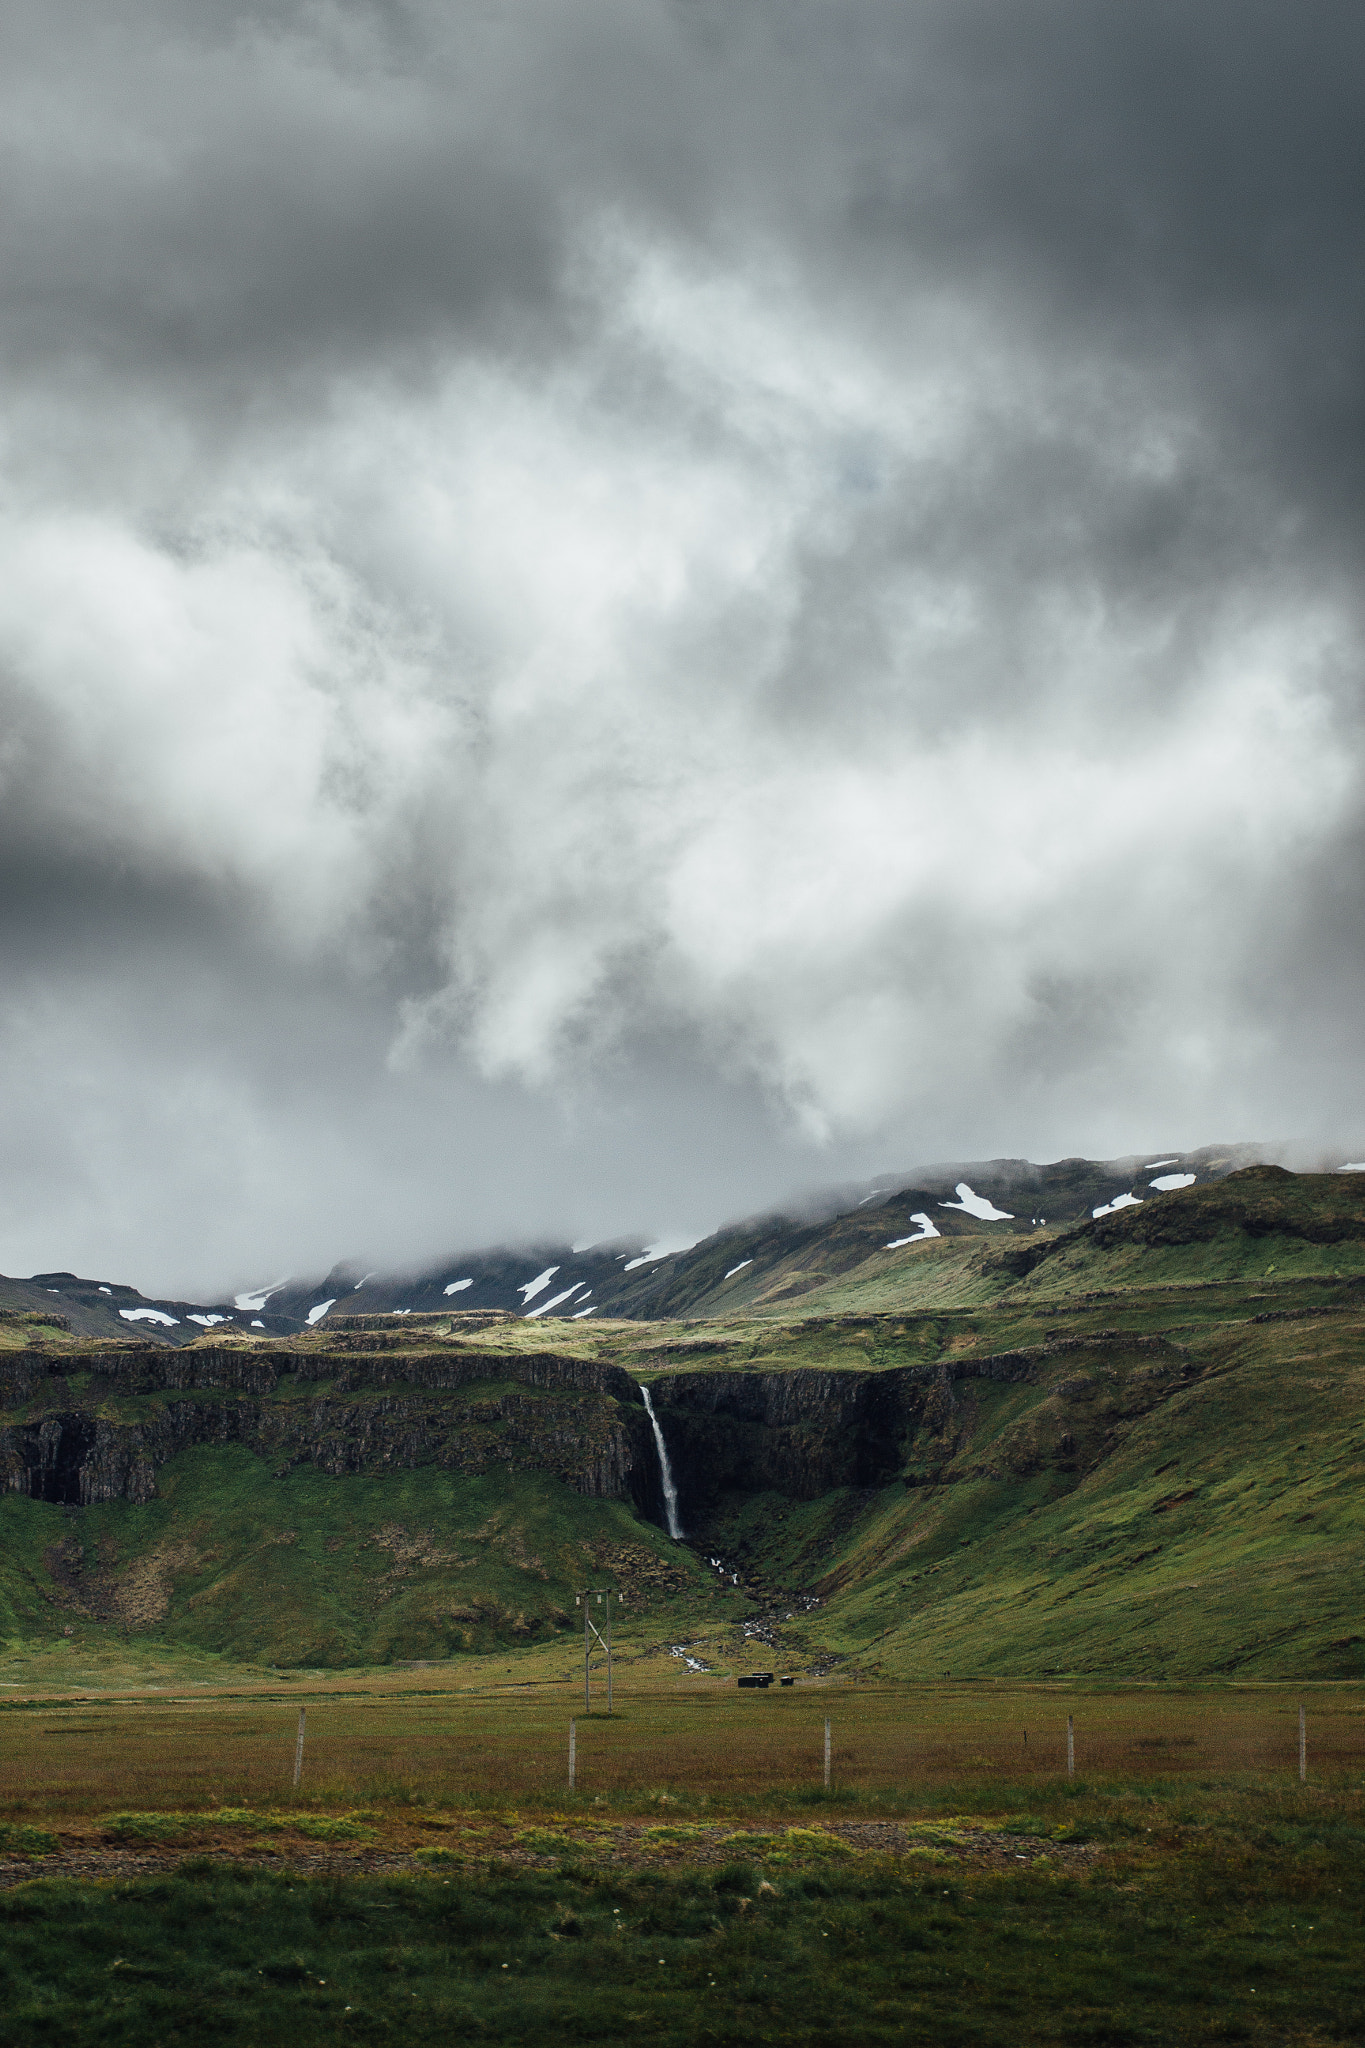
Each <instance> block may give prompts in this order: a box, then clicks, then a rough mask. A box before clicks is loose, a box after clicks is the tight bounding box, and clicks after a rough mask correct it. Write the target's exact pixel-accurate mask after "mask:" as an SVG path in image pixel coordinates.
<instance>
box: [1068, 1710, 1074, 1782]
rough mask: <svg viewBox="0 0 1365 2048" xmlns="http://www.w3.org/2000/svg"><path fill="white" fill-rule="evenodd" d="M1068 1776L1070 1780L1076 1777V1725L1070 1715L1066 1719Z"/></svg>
mask: <svg viewBox="0 0 1365 2048" xmlns="http://www.w3.org/2000/svg"><path fill="white" fill-rule="evenodd" d="M1066 1774H1067V1776H1068V1778H1074V1777H1075V1775H1076V1724H1075V1722H1074V1721H1073V1720H1072V1718H1071V1716H1070V1714H1068V1715H1067V1717H1066Z"/></svg>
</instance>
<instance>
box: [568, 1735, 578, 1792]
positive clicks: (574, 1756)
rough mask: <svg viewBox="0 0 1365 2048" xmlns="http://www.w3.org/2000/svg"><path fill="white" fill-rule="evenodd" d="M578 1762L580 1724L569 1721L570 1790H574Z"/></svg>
mask: <svg viewBox="0 0 1365 2048" xmlns="http://www.w3.org/2000/svg"><path fill="white" fill-rule="evenodd" d="M577 1762H578V1724H577V1722H576V1721H570V1723H569V1790H570V1791H571V1792H572V1791H573V1781H574V1770H575V1766H576V1765H577Z"/></svg>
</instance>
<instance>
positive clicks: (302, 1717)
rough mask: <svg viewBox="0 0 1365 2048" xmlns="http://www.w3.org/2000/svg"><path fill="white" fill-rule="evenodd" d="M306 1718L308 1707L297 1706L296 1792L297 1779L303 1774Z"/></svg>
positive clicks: (295, 1786)
mask: <svg viewBox="0 0 1365 2048" xmlns="http://www.w3.org/2000/svg"><path fill="white" fill-rule="evenodd" d="M307 1720H308V1709H307V1708H306V1707H300V1708H299V1739H298V1744H297V1746H296V1748H295V1750H294V1790H295V1791H296V1792H297V1791H298V1789H299V1779H300V1778H301V1777H302V1776H303V1731H304V1727H305V1725H306V1723H307Z"/></svg>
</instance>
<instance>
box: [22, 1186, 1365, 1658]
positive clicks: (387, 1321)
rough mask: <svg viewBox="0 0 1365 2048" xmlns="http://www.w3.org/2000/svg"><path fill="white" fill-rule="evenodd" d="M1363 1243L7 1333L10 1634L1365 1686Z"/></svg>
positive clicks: (1352, 1234)
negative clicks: (288, 1330)
mask: <svg viewBox="0 0 1365 2048" xmlns="http://www.w3.org/2000/svg"><path fill="white" fill-rule="evenodd" d="M879 1227H881V1226H879ZM1363 1251H1365V1175H1316V1176H1292V1175H1287V1174H1284V1173H1282V1172H1280V1171H1279V1170H1278V1169H1275V1168H1264V1167H1261V1168H1254V1169H1251V1170H1248V1171H1245V1172H1240V1173H1236V1174H1234V1175H1232V1176H1230V1177H1226V1178H1221V1179H1216V1180H1212V1181H1209V1182H1206V1183H1205V1184H1203V1185H1196V1186H1194V1187H1191V1188H1189V1189H1186V1190H1181V1191H1176V1192H1171V1193H1158V1194H1156V1195H1154V1196H1152V1198H1151V1199H1149V1200H1144V1202H1143V1204H1142V1206H1141V1207H1140V1208H1139V1207H1128V1208H1125V1209H1121V1210H1119V1211H1116V1212H1113V1213H1111V1214H1110V1215H1108V1216H1106V1217H1102V1218H1099V1219H1091V1220H1089V1221H1087V1222H1086V1223H1084V1224H1082V1225H1080V1226H1078V1227H1076V1228H1073V1229H1071V1230H1069V1231H1066V1232H1063V1233H1060V1234H1052V1233H1050V1232H1049V1233H1048V1234H1046V1235H1044V1234H1042V1233H1041V1232H1033V1231H1031V1230H1023V1231H1019V1230H1014V1229H1005V1230H1002V1231H999V1232H996V1233H995V1234H993V1235H992V1234H990V1232H989V1225H988V1226H987V1230H986V1231H985V1232H982V1231H977V1232H972V1231H968V1230H964V1231H963V1232H961V1233H960V1234H959V1235H958V1236H956V1237H950V1236H948V1235H946V1234H945V1235H944V1236H943V1237H941V1238H938V1239H933V1240H928V1241H926V1242H924V1243H923V1244H920V1245H915V1246H909V1247H905V1248H903V1250H902V1251H901V1252H898V1253H894V1254H891V1255H889V1257H890V1261H891V1262H892V1263H889V1264H882V1265H877V1264H876V1262H875V1260H874V1261H869V1260H868V1259H867V1258H863V1259H862V1260H861V1261H855V1263H854V1264H853V1266H852V1267H851V1268H850V1271H849V1274H848V1275H847V1276H846V1277H844V1278H843V1279H841V1280H840V1281H839V1282H838V1283H837V1285H836V1284H835V1283H830V1284H828V1285H827V1286H826V1287H825V1288H824V1289H823V1290H818V1291H816V1292H814V1293H813V1294H808V1295H806V1296H804V1297H802V1305H803V1306H804V1307H805V1308H806V1309H807V1311H809V1309H810V1307H811V1306H812V1305H813V1304H814V1303H817V1302H821V1301H823V1303H824V1306H825V1308H826V1311H827V1312H825V1313H820V1314H812V1313H809V1312H807V1313H805V1314H799V1313H798V1312H797V1311H796V1309H795V1307H794V1306H793V1305H792V1304H790V1303H788V1304H787V1305H785V1306H780V1305H779V1306H778V1307H769V1309H768V1310H767V1311H766V1312H760V1313H754V1312H750V1313H748V1314H746V1315H735V1316H733V1317H728V1318H715V1317H703V1318H695V1319H690V1320H681V1321H679V1320H674V1321H639V1320H628V1319H616V1320H611V1321H596V1320H594V1321H591V1322H579V1323H577V1324H559V1325H558V1326H556V1328H555V1329H554V1332H553V1336H551V1333H550V1332H549V1331H548V1330H547V1329H546V1327H545V1326H544V1325H543V1324H541V1323H538V1322H535V1321H526V1320H519V1319H516V1318H514V1317H511V1316H502V1317H496V1316H494V1317H490V1316H489V1315H481V1314H473V1315H467V1316H464V1317H463V1318H462V1317H461V1315H460V1313H459V1312H458V1311H449V1310H447V1311H446V1312H444V1313H443V1314H441V1315H438V1316H432V1317H429V1318H422V1317H418V1316H411V1317H406V1318H401V1319H400V1318H384V1317H382V1316H381V1317H371V1318H366V1319H361V1320H360V1321H359V1322H358V1323H356V1324H353V1325H352V1326H351V1327H336V1328H333V1329H331V1330H328V1329H327V1328H325V1327H320V1328H319V1329H317V1330H314V1331H310V1332H308V1333H307V1334H306V1335H303V1336H300V1337H298V1338H296V1339H294V1340H292V1341H290V1342H288V1343H281V1342H279V1341H277V1340H273V1339H267V1338H265V1337H250V1336H246V1335H244V1334H236V1335H233V1336H232V1337H230V1338H225V1337H224V1334H223V1333H222V1332H221V1331H215V1332H213V1333H211V1334H209V1335H206V1336H205V1337H204V1338H202V1339H200V1340H198V1341H196V1342H194V1343H191V1344H189V1345H184V1346H181V1347H180V1348H178V1349H168V1348H166V1347H157V1346H154V1345H147V1344H138V1343H135V1342H127V1343H124V1344H123V1345H113V1346H111V1345H109V1344H102V1345H101V1344H93V1343H91V1342H90V1341H89V1340H87V1339H84V1338H82V1337H81V1336H80V1335H79V1334H77V1333H76V1332H74V1331H63V1330H60V1329H58V1328H56V1327H55V1326H53V1325H51V1324H44V1323H39V1322H35V1321H32V1320H28V1319H26V1318H25V1317H23V1316H20V1315H11V1317H10V1318H9V1319H8V1320H5V1319H3V1318H0V1479H3V1482H4V1485H5V1488H6V1489H7V1490H6V1491H4V1492H3V1493H0V1637H3V1639H4V1640H5V1641H6V1642H7V1643H8V1645H9V1653H10V1655H11V1657H13V1656H14V1655H17V1654H18V1653H19V1648H20V1646H22V1645H24V1644H35V1643H42V1642H51V1641H53V1640H54V1639H55V1640H58V1641H60V1640H63V1639H64V1632H66V1631H75V1633H76V1635H77V1636H78V1637H79V1638H80V1640H81V1641H83V1642H86V1643H89V1644H94V1645H99V1644H105V1645H117V1644H119V1643H124V1644H139V1645H143V1646H160V1647H161V1648H163V1649H164V1650H166V1651H168V1652H169V1651H182V1652H189V1651H196V1652H200V1653H212V1654H214V1655H216V1656H219V1657H225V1658H229V1659H233V1658H235V1659H249V1660H253V1661H256V1662H262V1661H264V1662H269V1663H275V1664H280V1665H291V1664H292V1665H299V1664H310V1665H324V1664H325V1665H331V1666H339V1665H350V1664H357V1663H364V1662H372V1661H381V1662H382V1661H385V1660H391V1659H394V1658H413V1657H417V1658H432V1657H438V1658H444V1657H449V1656H455V1657H461V1656H476V1655H487V1654H488V1653H490V1652H492V1651H495V1650H496V1651H497V1652H499V1653H500V1654H505V1655H506V1656H508V1657H510V1658H512V1659H513V1660H514V1662H515V1660H517V1659H523V1660H531V1662H532V1663H535V1661H536V1660H537V1659H539V1660H541V1663H543V1660H544V1658H545V1656H546V1654H547V1653H550V1654H552V1655H553V1656H554V1657H555V1658H557V1659H559V1660H560V1661H562V1659H563V1657H565V1656H567V1655H569V1654H570V1646H571V1643H572V1642H573V1640H574V1639H575V1637H576V1631H577V1628H578V1619H579V1618H578V1615H577V1613H576V1611H575V1609H574V1606H573V1595H574V1593H575V1592H576V1591H577V1590H578V1589H579V1588H580V1587H581V1586H582V1585H584V1584H587V1583H601V1582H603V1581H609V1582H611V1583H615V1584H619V1585H621V1586H623V1587H624V1588H625V1589H626V1590H627V1592H628V1594H629V1596H630V1598H629V1602H628V1607H627V1615H626V1619H625V1623H624V1626H625V1630H626V1642H627V1646H628V1650H629V1654H631V1655H645V1654H653V1653H656V1652H657V1653H658V1654H660V1655H666V1654H667V1653H668V1649H669V1645H670V1644H672V1645H676V1644H679V1643H683V1642H686V1643H690V1644H691V1645H692V1646H693V1651H692V1654H694V1655H695V1656H697V1657H698V1658H700V1659H701V1661H704V1662H708V1663H711V1664H712V1665H713V1666H715V1667H716V1668H721V1669H730V1670H733V1669H743V1668H746V1667H751V1666H752V1665H753V1664H755V1663H756V1662H766V1663H768V1664H775V1663H776V1662H777V1661H778V1660H779V1659H780V1660H782V1661H783V1662H784V1663H787V1664H790V1665H793V1666H795V1667H796V1668H798V1669H802V1668H805V1669H809V1668H821V1669H823V1668H828V1666H829V1664H830V1662H831V1660H840V1659H842V1660H844V1661H845V1662H846V1663H847V1665H848V1667H849V1668H850V1669H852V1670H855V1671H856V1670H862V1671H883V1672H886V1673H888V1674H894V1675H898V1676H904V1677H914V1676H926V1677H927V1676H937V1675H940V1674H941V1673H942V1672H945V1671H947V1672H951V1673H952V1674H953V1675H954V1676H964V1675H981V1676H1000V1677H1004V1676H1041V1675H1045V1674H1047V1673H1051V1672H1057V1671H1067V1672H1087V1673H1093V1674H1105V1675H1107V1676H1110V1677H1115V1676H1117V1677H1125V1676H1126V1677H1131V1678H1135V1679H1136V1678H1152V1677H1161V1676H1167V1677H1190V1678H1194V1677H1206V1676H1209V1675H1211V1674H1219V1673H1223V1674H1237V1675H1239V1676H1263V1677H1271V1676H1275V1677H1287V1676H1303V1677H1343V1676H1358V1675H1360V1674H1361V1672H1362V1670H1363V1669H1365V1640H1363V1639H1365V1622H1362V1621H1361V1619H1360V1616H1359V1611H1358V1610H1359V1599H1358V1590H1357V1589H1358V1584H1359V1579H1360V1569H1361V1565H1362V1563H1363V1562H1365V1555H1363V1552H1365V1263H1363V1261H1362V1252H1363ZM869 1267H873V1268H875V1270H865V1269H868V1268H869ZM642 1385H647V1386H648V1387H649V1389H650V1392H651V1395H652V1399H653V1403H654V1408H655V1412H656V1414H657V1416H658V1418H659V1420H660V1423H661V1425H662V1427H663V1430H664V1432H665V1438H666V1442H667V1444H668V1445H669V1447H670V1451H671V1455H672V1460H673V1466H674V1471H675V1475H676V1478H677V1482H678V1486H679V1490H680V1495H681V1504H682V1512H683V1518H684V1523H685V1526H686V1529H687V1532H688V1541H687V1542H686V1543H684V1544H680V1545H677V1544H673V1543H672V1542H670V1540H669V1538H668V1537H667V1535H666V1534H665V1533H664V1530H663V1529H662V1527H661V1526H660V1524H661V1522H662V1519H663V1516H662V1502H661V1493H660V1484H659V1471H658V1460H657V1453H656V1450H655V1446H654V1438H653V1434H652V1429H651V1425H650V1422H649V1419H648V1417H647V1415H646V1413H645V1409H644V1406H643V1397H642V1394H641V1387H642ZM713 1560H720V1565H718V1564H717V1563H716V1562H714V1561H713ZM721 1567H723V1569H722V1568H721ZM737 1582H738V1583H737ZM746 1631H747V1633H746ZM536 1668H537V1669H539V1668H540V1664H536ZM547 1668H548V1667H547Z"/></svg>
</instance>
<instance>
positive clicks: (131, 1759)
mask: <svg viewBox="0 0 1365 2048" xmlns="http://www.w3.org/2000/svg"><path fill="white" fill-rule="evenodd" d="M106 1676H112V1674H106ZM475 1676H476V1677H477V1679H478V1685H477V1687H475V1686H472V1685H471V1678H472V1677H475ZM496 1677H497V1674H496V1672H495V1671H494V1670H493V1669H492V1668H490V1667H488V1666H484V1667H483V1668H482V1669H481V1670H480V1671H479V1672H478V1673H477V1674H472V1673H471V1670H470V1667H469V1665H468V1664H463V1665H461V1666H460V1667H458V1668H456V1669H449V1668H446V1669H440V1668H432V1669H429V1670H426V1671H422V1672H409V1673H401V1674H400V1673H396V1672H389V1673H385V1674H382V1675H381V1674H373V1673H370V1674H362V1673H357V1674H354V1675H353V1676H352V1677H350V1678H348V1679H346V1680H344V1681H342V1680H339V1679H336V1678H332V1679H330V1680H328V1679H326V1678H321V1677H320V1678H317V1679H314V1680H313V1681H312V1682H311V1683H310V1682H309V1681H308V1680H303V1681H301V1682H300V1683H299V1684H297V1685H294V1686H289V1687H287V1688H285V1687H281V1686H279V1685H278V1684H277V1685H274V1686H273V1687H272V1686H271V1684H270V1683H269V1682H268V1681H267V1680H266V1679H264V1678H262V1677H257V1678H255V1679H252V1677H251V1676H250V1674H245V1673H243V1674H238V1675H237V1682H236V1684H235V1685H233V1686H230V1687H229V1686H228V1685H226V1684H222V1683H220V1684H219V1685H218V1686H217V1687H216V1688H215V1687H212V1686H210V1685H208V1684H203V1683H201V1684H200V1685H199V1686H198V1687H197V1688H195V1689H193V1690H191V1689H189V1688H181V1689H179V1690H173V1691H168V1692H165V1693H160V1694H157V1693H151V1692H147V1691H142V1692H133V1691H131V1690H129V1691H125V1692H123V1693H121V1694H120V1693H117V1692H106V1693H104V1694H102V1695H100V1694H94V1693H92V1692H86V1693H85V1694H84V1695H80V1694H74V1693H71V1692H66V1693H63V1694H58V1695H51V1696H45V1697H40V1696H37V1695H36V1694H29V1695H26V1696H23V1695H16V1696H14V1697H12V1698H11V1699H10V1701H9V1702H8V1704H7V1705H6V1707H5V1708H4V1710H3V1712H0V1752H2V1753H3V1767H2V1774H0V1815H2V1816H3V1819H0V1877H2V1878H3V1883H4V1885H5V1886H6V1887H7V1888H6V1889H4V1890H0V2041H2V2042H5V2043H11V2042H12V2043H15V2044H18V2043H25V2044H27V2043H29V2042H35V2041H42V2042H46V2041H56V2040H58V2039H61V2040H62V2041H64V2042H67V2043H75V2044H78V2048H79V2044H85V2043H91V2044H95V2043H100V2044H104V2043H134V2042H136V2043H139V2044H141V2043H147V2042H154V2043H172V2042H186V2043H189V2042H194V2043H201V2042H213V2043H219V2042H221V2043H225V2044H236V2043H242V2044H248V2043H250V2044H268V2043H275V2042H285V2041H290V2042H295V2043H305V2044H311V2043H319V2044H321V2043H329V2044H330V2043H332V2042H336V2041H341V2040H359V2041H364V2042H386V2041H390V2040H396V2039H399V2038H402V2039H404V2040H411V2041H419V2042H423V2041H436V2040H441V2041H448V2040H451V2039H462V2038H468V2037H471V2036H477V2037H478V2038H481V2039H490V2040H497V2041H508V2042H521V2041H526V2042H530V2041H539V2040H545V2039H552V2038H563V2039H568V2040H582V2041H614V2040H625V2039H632V2040H634V2039H639V2038H641V2036H644V2037H645V2038H648V2039H651V2040H659V2041H664V2042H678V2043H684V2042H687V2043H690V2042H704V2041H722V2042H734V2043H738V2042H741V2041H760V2042H798V2043H812V2044H815V2043H833V2042H835V2041H839V2042H843V2043H850V2042H851V2043H861V2042H868V2043H879V2042H902V2041H907V2040H920V2039H923V2040H926V2041H928V2040H933V2041H949V2042H963V2043H978V2042H979V2043H994V2042H1001V2041H1005V2040H1008V2041H1010V2042H1020V2043H1031V2042H1040V2043H1041V2042H1048V2043H1051V2042H1058V2043H1098V2042H1107V2043H1108V2042H1112V2043H1149V2042H1150V2043H1165V2042H1177V2043H1184V2042H1191V2043H1194V2042H1200V2043H1203V2042H1209V2041H1247V2042H1267V2043H1270V2042H1291V2043H1302V2044H1304V2048H1310V2044H1321V2043H1326V2042H1332V2043H1335V2042H1347V2041H1350V2040H1353V2039H1358V2038H1359V2022H1360V2017H1361V2002H1360V1993H1359V1983H1360V1965H1361V1961H1362V1943H1361V1912H1362V1907H1363V1906H1365V1854H1362V1851H1365V1794H1363V1792H1362V1780H1363V1778H1365V1689H1362V1688H1355V1687H1326V1688H1319V1689H1315V1690H1312V1691H1310V1692H1309V1693H1308V1695H1307V1696H1306V1699H1307V1712H1308V1724H1307V1725H1308V1743H1309V1748H1308V1756H1309V1776H1308V1782H1307V1784H1306V1785H1302V1786H1301V1785H1300V1783H1299V1780H1298V1767H1297V1710H1298V1698H1297V1696H1296V1695H1295V1694H1292V1693H1289V1692H1287V1691H1285V1690H1283V1689H1278V1688H1265V1687H1229V1688H1219V1689H1199V1690H1196V1689H1180V1688H1176V1687H1163V1688H1117V1689H1116V1688H1108V1689H1101V1688H1090V1689H1083V1688H1065V1689H1063V1688H1054V1687H1046V1686H1014V1687H1002V1686H992V1685H978V1686H970V1687H968V1686H951V1687H950V1686H937V1687H905V1686H884V1685H883V1686H874V1685H863V1686H853V1685H849V1684H846V1683H829V1684H825V1685H816V1686H811V1687H809V1688H797V1689H796V1690H795V1691H793V1692H789V1693H785V1694H784V1693H779V1692H773V1693H770V1694H766V1695H763V1694H759V1695H753V1694H748V1693H739V1692H738V1691H737V1690H736V1689H735V1688H734V1687H733V1686H721V1685H719V1684H717V1683H716V1682H715V1681H713V1680H708V1679H706V1678H704V1677H697V1676H687V1677H685V1678H681V1679H679V1680H678V1681H676V1682H673V1683H669V1684H664V1683H662V1682H659V1681H654V1682H650V1683H643V1682H640V1683H630V1682H628V1683H626V1684H624V1685H623V1686H622V1688H621V1692H620V1695H619V1701H618V1703H619V1709H620V1711H619V1712H618V1713H617V1714H616V1715H614V1716H613V1717H612V1718H611V1720H610V1721H609V1720H608V1719H607V1718H606V1717H605V1715H603V1714H600V1713H597V1714H594V1715H593V1716H592V1717H591V1719H588V1720H585V1719H584V1717H583V1716H582V1712H581V1697H579V1696H578V1695H577V1692H576V1689H574V1688H570V1687H568V1686H566V1685H564V1684H563V1683H559V1684H554V1683H550V1682H547V1683H545V1684H543V1685H540V1686H531V1685H529V1684H526V1685H521V1686H507V1685H502V1686H498V1685H497V1684H496V1683H495V1680H496ZM300 1703H304V1704H306V1706H307V1709H308V1737H307V1746H306V1751H305V1768H304V1774H303V1784H302V1786H301V1788H300V1790H299V1791H298V1792H295V1791H294V1789H293V1787H292V1783H291V1779H292V1767H293V1755H294V1740H295V1733H296V1728H297V1708H298V1705H299V1704H300ZM575 1709H577V1718H578V1762H579V1773H578V1775H579V1783H578V1788H577V1790H576V1791H575V1792H574V1793H573V1794H570V1793H569V1792H568V1790H567V1787H566V1784H565V1766H566V1740H565V1738H566V1736H567V1722H568V1718H569V1715H570V1713H571V1712H574V1711H575ZM1068 1712H1069V1713H1071V1714H1072V1716H1073V1717H1074V1723H1075V1736H1076V1759H1077V1770H1076V1775H1075V1777H1074V1778H1069V1777H1068V1776H1067V1774H1066V1746H1065V1722H1066V1715H1067V1713H1068ZM826 1715H828V1717H829V1718H830V1720H831V1723H832V1731H833V1766H834V1768H833V1783H832V1787H831V1790H830V1791H829V1792H828V1793H826V1792H825V1790H824V1788H823V1784H822V1748H823V1728H824V1720H825V1717H826ZM1025 1729H1027V1730H1028V1746H1027V1750H1025V1746H1024V1739H1023V1738H1024V1730H1025Z"/></svg>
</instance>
